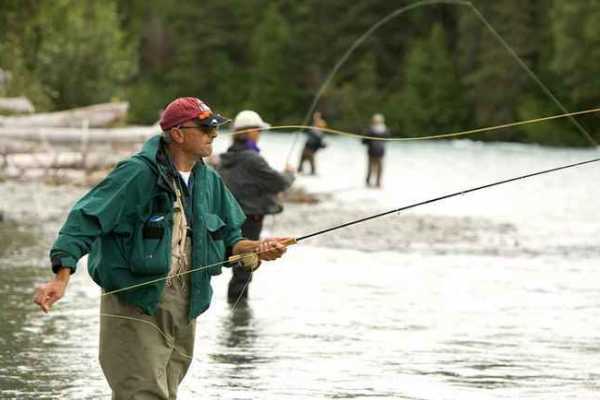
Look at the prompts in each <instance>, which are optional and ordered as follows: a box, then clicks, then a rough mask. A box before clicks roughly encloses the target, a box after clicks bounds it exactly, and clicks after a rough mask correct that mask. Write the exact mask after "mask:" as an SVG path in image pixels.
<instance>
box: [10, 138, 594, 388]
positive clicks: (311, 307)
mask: <svg viewBox="0 0 600 400" xmlns="http://www.w3.org/2000/svg"><path fill="white" fill-rule="evenodd" d="M289 139H290V138H289V137H285V136H268V135H267V136H266V137H265V138H264V139H263V141H262V142H261V145H262V146H263V147H264V149H263V152H264V154H265V155H266V156H267V157H268V158H270V159H271V161H272V163H273V164H275V165H282V164H283V161H284V158H285V154H286V153H287V150H288V149H289V143H290V140H289ZM329 141H330V146H329V147H328V148H327V149H326V150H325V151H323V152H322V153H320V154H318V162H319V167H320V175H319V176H317V177H300V178H299V181H298V185H301V186H304V187H306V188H307V189H308V190H310V191H313V192H318V193H320V197H321V198H323V199H324V201H322V202H321V203H320V204H318V205H294V204H290V205H287V208H286V212H285V213H284V214H282V215H280V216H278V217H277V218H274V219H271V218H270V219H268V220H267V223H266V229H267V231H268V233H270V234H277V235H279V234H288V233H291V234H294V235H302V234H306V233H310V232H312V231H315V230H318V229H322V228H325V227H329V226H332V225H334V224H337V223H341V222H345V221H348V220H350V219H353V218H359V217H362V216H365V215H368V214H370V213H375V212H380V211H383V210H386V209H388V208H397V207H400V206H403V205H406V204H409V203H412V202H414V201H421V200H425V199H427V198H430V197H436V196H439V195H441V194H445V193H447V192H453V191H456V190H460V189H466V188H469V187H473V186H478V185H481V184H485V183H489V182H491V181H494V180H499V179H505V178H508V177H511V176H516V175H520V174H524V173H528V172H532V171H536V170H540V169H544V168H550V167H554V166H558V165H562V164H567V163H570V162H575V161H579V160H584V159H587V158H593V157H596V156H597V153H596V152H595V151H591V150H560V149H545V148H540V147H535V146H521V145H503V144H486V145H481V144H477V143H471V142H447V143H431V144H414V145H397V146H395V145H394V146H389V152H388V157H387V159H386V175H385V179H384V190H382V191H376V190H370V189H364V188H362V181H363V167H364V165H363V164H364V159H363V157H364V156H363V154H362V151H363V150H364V149H363V148H362V147H361V146H360V145H359V144H357V143H356V142H353V141H350V140H346V139H334V138H332V139H329ZM226 144H227V143H225V141H223V142H220V143H218V144H217V146H216V147H217V149H218V150H220V149H223V148H224V147H225V146H226ZM599 175H600V169H599V166H596V165H590V166H586V167H581V168H577V169H573V170H569V171H563V172H560V173H556V174H551V175H546V176H543V177H539V178H534V179H532V180H529V181H523V182H519V183H515V184H510V185H505V186H501V187H497V188H494V189H491V190H488V191H485V192H479V193H474V194H472V195H467V196H462V197H460V198H455V199H452V200H448V201H445V202H440V203H436V204H433V205H430V206H427V207H422V208H419V209H415V210H413V211H411V212H409V213H402V214H399V215H392V216H389V217H386V218H382V219H378V220H375V221H371V222H369V223H365V224H362V225H359V226H356V227H352V228H349V229H345V230H340V231H338V232H335V233H330V234H327V235H323V236H320V237H317V238H314V239H310V240H307V241H306V242H302V243H301V244H299V245H298V246H294V247H292V248H290V250H289V251H288V254H287V255H286V257H285V258H284V259H282V260H281V261H278V262H275V263H268V264H265V265H264V266H263V267H261V269H260V270H259V271H258V272H257V274H256V275H255V278H254V282H253V283H252V286H251V288H250V290H251V292H250V295H251V299H250V301H249V303H248V304H247V305H242V306H238V307H236V309H232V307H231V306H230V305H228V304H227V302H226V301H225V286H226V282H227V279H228V275H229V274H228V272H226V273H225V274H223V276H220V277H216V278H215V279H214V281H213V284H214V287H215V298H214V303H213V305H212V306H211V308H210V309H209V310H208V311H207V312H206V313H205V314H204V315H202V316H201V317H200V318H199V320H198V331H197V334H198V337H197V343H196V351H195V361H194V363H193V365H192V368H191V371H190V373H189V374H188V376H187V378H186V380H185V381H184V383H183V385H182V387H181V392H180V397H181V398H183V399H188V398H209V399H257V398H269V399H286V398H289V399H307V398H310V399H330V398H334V399H335V398H338V399H341V398H353V399H366V398H389V399H391V398H394V399H432V400H434V399H435V400H437V399H478V400H479V399H566V398H577V399H596V398H598V397H600V384H599V382H600V381H599V378H600V354H599V353H600V340H599V339H600V338H599V337H598V336H599V335H600V334H599V333H598V332H600V318H598V316H599V310H600V288H598V286H599V285H598V282H600V272H599V271H598V268H597V266H598V263H599V261H600V246H599V237H600V227H599V226H598V223H597V221H598V217H599V214H600V212H599V211H598V202H597V200H596V199H597V198H598V196H599V195H600V187H599V186H598V185H596V184H595V182H597V181H598V177H599ZM82 192H83V191H82V190H81V189H74V188H60V187H47V186H41V185H35V184H30V183H28V184H25V183H19V184H17V183H2V184H0V199H2V200H1V201H2V203H0V210H1V209H3V210H4V211H5V213H6V216H7V218H8V220H9V222H8V223H4V224H1V225H0V227H1V228H0V239H1V241H2V249H0V251H1V252H2V254H1V255H2V257H1V258H0V272H1V274H0V291H1V294H2V299H3V301H2V302H1V303H0V315H2V319H3V323H2V324H1V325H0V390H1V391H2V396H1V397H2V398H3V399H4V398H6V399H13V398H14V399H17V398H18V399H22V398H34V399H55V398H61V399H99V398H100V399H108V398H110V391H109V389H108V386H107V384H106V383H105V382H104V379H103V377H102V373H101V371H100V367H99V365H98V362H97V343H98V320H99V316H98V306H99V290H98V289H97V288H96V287H95V286H94V284H93V283H92V282H91V280H90V278H89V277H88V276H87V275H86V273H85V272H83V271H84V269H81V273H78V274H76V275H74V277H73V279H72V281H71V284H70V286H69V291H68V294H67V296H66V298H65V299H64V300H63V301H62V302H60V303H59V304H58V306H57V307H56V308H55V309H54V310H53V311H52V312H51V313H50V314H49V315H43V314H42V313H41V312H39V311H38V310H36V308H35V307H34V305H33V304H32V303H31V297H32V291H33V286H34V284H35V283H39V282H42V281H44V280H46V279H47V278H48V276H49V273H48V269H47V260H46V253H47V250H48V246H49V245H50V243H51V242H52V240H53V238H54V236H55V234H56V230H57V229H58V227H59V225H60V223H61V221H62V219H63V218H64V216H65V213H66V211H67V209H68V207H69V205H70V204H71V203H72V202H73V201H74V200H75V199H76V198H77V197H78V196H79V195H80V194H81V193H82ZM10 221H17V222H18V224H13V223H11V222H10Z"/></svg>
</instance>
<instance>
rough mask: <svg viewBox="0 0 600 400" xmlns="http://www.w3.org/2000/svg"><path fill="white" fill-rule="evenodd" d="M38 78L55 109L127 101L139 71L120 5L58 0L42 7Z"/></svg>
mask: <svg viewBox="0 0 600 400" xmlns="http://www.w3.org/2000/svg"><path fill="white" fill-rule="evenodd" d="M38 16H39V18H38V20H37V21H36V24H37V27H38V28H39V30H40V32H41V31H43V35H42V36H41V38H40V46H39V52H38V54H37V56H36V70H35V72H36V75H37V76H39V78H40V80H41V81H42V83H43V85H44V88H45V89H46V93H47V95H48V97H49V98H51V99H52V101H53V104H54V107H55V108H68V107H74V106H81V105H87V104H92V103H97V102H103V101H108V100H111V99H112V98H115V97H121V96H122V94H123V93H124V92H123V90H122V88H123V86H122V85H123V83H124V82H125V81H126V80H127V78H128V77H129V76H130V75H131V74H132V72H133V71H134V68H135V58H134V49H133V48H132V47H131V46H128V44H127V43H126V42H125V41H124V36H123V32H122V31H121V29H120V26H119V19H118V15H117V9H116V4H115V2H114V1H110V0H109V1H103V2H95V1H89V2H83V1H76V0H56V1H52V2H49V1H46V2H42V3H40V11H39V14H38Z"/></svg>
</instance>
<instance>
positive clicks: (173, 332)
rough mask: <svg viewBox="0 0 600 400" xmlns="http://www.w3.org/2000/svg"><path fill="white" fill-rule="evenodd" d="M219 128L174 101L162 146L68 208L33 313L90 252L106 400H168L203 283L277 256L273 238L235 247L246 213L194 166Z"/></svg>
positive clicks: (154, 144) (154, 142) (205, 296)
mask: <svg viewBox="0 0 600 400" xmlns="http://www.w3.org/2000/svg"><path fill="white" fill-rule="evenodd" d="M225 122H227V120H226V119H225V118H223V117H221V116H220V115H218V114H215V113H213V112H212V111H211V109H210V108H209V107H208V106H207V105H206V104H205V103H204V102H202V101H201V100H199V99H197V98H194V97H185V98H178V99H176V100H174V101H172V102H171V103H170V104H169V105H168V106H167V107H166V109H165V110H164V112H163V113H162V116H161V120H160V126H161V129H162V131H163V133H162V135H157V136H154V137H152V138H150V139H149V140H148V141H147V142H146V143H145V144H144V146H143V148H142V151H141V152H140V153H138V154H136V155H134V156H132V157H130V158H128V159H127V160H124V161H122V162H120V163H119V164H118V165H117V167H116V168H115V169H114V170H113V171H112V172H111V173H110V174H109V175H108V176H107V177H106V178H105V179H104V180H103V181H102V182H100V183H99V184H98V185H97V186H95V187H94V188H93V189H92V190H91V191H90V192H88V193H87V194H86V195H85V196H83V197H82V198H81V199H80V200H79V201H78V202H77V203H76V204H75V206H73V208H72V209H71V211H70V213H69V216H68V217H67V220H66V222H65V224H64V225H63V227H62V228H61V230H60V232H59V234H58V238H57V239H56V241H55V243H54V245H53V246H52V249H51V250H50V259H51V263H52V270H53V272H54V273H55V277H54V279H52V280H50V281H49V282H48V283H46V284H43V285H41V286H39V287H38V288H37V289H36V293H35V296H34V302H35V303H37V304H38V305H39V306H40V307H41V308H42V310H43V311H44V312H48V311H49V310H50V308H51V307H52V305H53V304H54V303H56V302H57V301H58V300H60V299H61V298H62V297H63V295H64V293H65V290H66V287H67V284H68V282H69V276H70V275H71V274H72V273H74V272H75V270H76V268H77V263H78V260H79V259H80V258H81V257H83V256H84V255H85V254H88V253H89V259H88V271H89V274H90V276H91V277H92V279H93V280H94V281H95V282H96V283H97V284H98V285H99V286H100V287H101V288H102V292H103V294H102V296H101V301H100V317H101V319H100V346H99V350H100V357H99V358H100V365H101V366H102V371H103V372H104V375H105V376H106V379H107V380H108V383H109V385H110V387H111V389H112V392H113V396H112V398H113V399H141V398H144V399H149V398H152V399H164V400H167V399H175V398H176V397H177V389H178V387H179V384H180V383H181V381H182V380H183V378H184V376H185V374H186V372H187V370H188V368H189V366H190V363H191V361H192V359H193V357H192V354H193V349H194V337H195V331H196V325H195V323H196V317H197V316H198V315H199V314H201V313H203V312H204V311H205V310H206V309H207V308H208V307H209V305H210V301H211V297H212V288H211V285H210V281H211V277H212V276H213V275H218V274H220V273H221V266H222V265H223V264H224V261H225V260H227V258H228V256H229V255H241V254H244V255H245V256H244V259H243V260H244V261H245V262H244V264H245V266H246V267H247V268H250V269H255V268H256V267H257V266H258V264H259V263H260V259H262V260H273V259H276V258H279V257H280V256H281V255H282V254H283V252H284V251H285V242H282V239H280V238H276V239H269V240H263V241H253V240H247V239H244V238H243V237H242V233H241V230H240V226H241V225H242V224H243V222H244V220H245V216H244V213H243V212H242V210H241V209H240V207H239V205H238V203H237V201H236V200H235V198H234V197H233V195H232V194H231V193H230V192H229V191H228V190H227V188H226V187H225V185H224V184H223V182H222V181H221V179H220V178H219V176H218V174H217V173H216V172H215V171H213V170H212V169H211V168H209V167H207V166H206V165H205V164H204V162H203V158H204V157H208V156H209V155H210V153H211V152H212V141H213V140H214V138H215V137H216V136H217V128H218V126H220V125H221V124H223V123H225ZM246 255H247V256H249V257H246ZM207 266H208V267H207Z"/></svg>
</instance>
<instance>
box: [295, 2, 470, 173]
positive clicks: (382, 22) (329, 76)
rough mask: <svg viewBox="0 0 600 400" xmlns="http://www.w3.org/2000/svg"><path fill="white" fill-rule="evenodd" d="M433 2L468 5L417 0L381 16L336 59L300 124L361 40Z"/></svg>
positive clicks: (305, 119) (465, 3)
mask: <svg viewBox="0 0 600 400" xmlns="http://www.w3.org/2000/svg"><path fill="white" fill-rule="evenodd" d="M435 4H459V5H464V6H466V5H469V4H470V3H469V2H468V1H462V0H423V1H418V2H415V3H412V4H409V5H407V6H405V7H402V8H399V9H397V10H395V11H392V12H391V13H390V14H388V15H387V16H385V17H383V18H382V19H380V20H379V21H377V22H376V23H375V24H374V25H373V26H371V28H369V29H368V30H367V31H365V32H364V33H363V34H362V35H360V37H359V38H358V39H356V40H355V41H354V43H352V46H350V48H348V50H346V52H345V53H344V55H343V56H342V57H341V58H340V59H339V60H338V62H337V63H336V64H335V65H334V67H333V68H332V69H331V71H329V73H328V74H327V78H326V79H325V80H324V81H323V84H321V87H320V88H319V90H318V92H317V93H316V94H315V97H314V98H313V101H312V104H311V105H310V107H309V109H308V111H307V112H306V116H305V117H304V123H303V124H302V125H307V124H308V120H309V118H310V116H311V115H312V114H313V112H314V110H315V108H316V106H317V103H318V102H319V100H320V99H321V96H322V95H323V92H325V89H326V88H327V86H329V83H330V82H331V80H332V79H333V77H334V76H335V74H337V71H338V70H339V69H340V68H341V67H342V65H344V64H345V63H346V61H347V60H348V58H350V56H351V55H352V53H354V50H356V49H357V48H358V46H360V45H361V44H362V42H364V41H365V40H366V39H367V38H368V37H369V36H371V34H372V33H373V32H375V31H376V30H377V29H379V28H380V27H381V26H383V25H385V24H387V23H388V22H389V21H391V20H392V19H394V18H396V17H398V16H399V15H401V14H403V13H405V12H407V11H410V10H412V9H414V8H418V7H422V6H427V5H435ZM297 141H298V134H297V133H296V134H295V135H294V141H293V142H292V146H291V147H290V151H289V152H288V155H287V158H286V164H289V161H290V157H291V155H292V152H293V151H294V147H295V146H296V142H297Z"/></svg>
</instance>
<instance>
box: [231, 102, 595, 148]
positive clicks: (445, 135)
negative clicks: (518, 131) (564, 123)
mask: <svg viewBox="0 0 600 400" xmlns="http://www.w3.org/2000/svg"><path fill="white" fill-rule="evenodd" d="M596 112H600V108H590V109H587V110H581V111H574V112H570V113H566V114H557V115H550V116H548V117H540V118H534V119H528V120H525V121H517V122H509V123H506V124H501V125H494V126H488V127H483V128H475V129H469V130H465V131H459V132H450V133H441V134H434V135H427V136H415V137H402V138H382V137H375V136H368V135H361V134H358V133H353V132H345V131H341V130H337V129H331V128H319V129H320V130H322V131H324V132H329V133H334V134H337V135H341V136H349V137H354V138H359V139H370V140H379V141H386V142H408V141H416V140H431V139H445V138H450V137H458V136H466V135H471V134H473V133H481V132H488V131H493V130H498V129H506V128H512V127H515V126H522V125H528V124H533V123H538V122H544V121H550V120H553V119H559V118H566V117H572V116H573V115H583V114H591V113H596ZM308 128H314V127H313V126H310V125H278V126H271V127H268V128H252V129H242V130H239V131H235V132H230V133H226V134H225V135H236V134H241V133H245V132H250V131H252V130H256V129H258V130H260V131H274V130H285V129H308Z"/></svg>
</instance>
